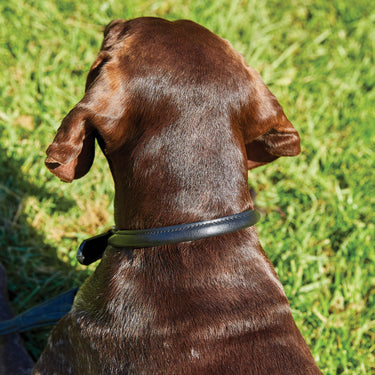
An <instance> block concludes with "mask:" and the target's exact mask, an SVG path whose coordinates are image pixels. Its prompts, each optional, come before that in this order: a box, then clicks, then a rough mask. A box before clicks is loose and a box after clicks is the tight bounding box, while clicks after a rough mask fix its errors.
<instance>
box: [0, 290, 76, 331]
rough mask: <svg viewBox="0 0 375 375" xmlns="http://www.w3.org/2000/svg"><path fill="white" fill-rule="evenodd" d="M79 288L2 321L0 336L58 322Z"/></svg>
mask: <svg viewBox="0 0 375 375" xmlns="http://www.w3.org/2000/svg"><path fill="white" fill-rule="evenodd" d="M77 291H78V288H75V289H71V290H69V291H67V292H64V293H62V294H59V295H58V296H56V297H54V298H52V299H49V300H48V301H45V302H43V303H41V304H40V305H37V306H34V307H32V308H31V309H29V310H26V311H25V312H23V313H22V314H19V315H17V316H15V317H14V318H12V319H9V320H3V321H0V336H2V335H7V334H9V333H20V332H25V331H28V330H30V329H33V328H39V327H45V326H51V325H54V324H56V323H57V322H58V321H59V320H60V319H61V318H62V317H63V316H64V315H65V314H67V313H68V312H69V311H70V309H71V308H72V305H73V300H74V296H75V295H76V293H77Z"/></svg>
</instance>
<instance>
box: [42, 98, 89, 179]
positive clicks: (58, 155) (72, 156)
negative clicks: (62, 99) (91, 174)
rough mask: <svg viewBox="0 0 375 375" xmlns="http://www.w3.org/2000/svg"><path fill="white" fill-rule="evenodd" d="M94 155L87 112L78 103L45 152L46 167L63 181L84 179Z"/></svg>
mask: <svg viewBox="0 0 375 375" xmlns="http://www.w3.org/2000/svg"><path fill="white" fill-rule="evenodd" d="M94 155H95V135H94V131H93V128H92V127H91V126H90V121H89V113H88V111H87V110H86V109H85V108H82V107H81V106H80V105H79V104H78V105H77V106H76V107H74V108H73V109H72V110H71V111H70V113H69V114H68V115H67V116H66V117H65V118H64V120H63V121H62V124H61V126H60V127H59V129H58V130H57V134H56V136H55V139H54V140H53V142H52V144H51V145H50V146H49V147H48V149H47V158H46V160H45V164H46V166H47V168H48V169H49V170H50V171H51V172H52V173H53V174H54V175H56V176H57V177H59V178H60V179H61V180H62V181H64V182H72V181H73V179H76V178H80V177H82V176H84V175H85V174H86V173H87V172H88V171H89V169H90V167H91V165H92V162H93V160H94Z"/></svg>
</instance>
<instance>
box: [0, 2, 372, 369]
mask: <svg viewBox="0 0 375 375" xmlns="http://www.w3.org/2000/svg"><path fill="white" fill-rule="evenodd" d="M0 8H1V16H0V17H1V19H0V25H1V26H0V33H1V34H0V63H1V67H2V69H1V70H0V82H1V84H0V90H1V93H0V97H1V101H0V155H1V156H0V247H1V251H0V261H1V262H2V263H3V264H4V265H5V267H6V269H7V271H8V277H9V285H8V287H9V293H10V297H11V300H12V305H13V308H14V310H15V311H16V312H20V311H23V310H25V309H26V308H29V307H31V306H33V305H34V304H36V303H38V302H40V301H42V300H43V299H44V298H48V297H52V296H54V295H56V294H57V293H59V292H60V291H64V290H67V289H68V288H71V287H73V286H76V285H80V284H81V283H82V281H83V280H84V279H85V278H86V277H87V275H88V274H89V273H90V272H92V268H89V269H85V268H83V267H80V266H78V265H77V263H76V261H75V252H76V249H77V246H78V244H79V242H80V241H81V240H82V239H83V238H85V237H86V236H89V235H93V234H95V233H98V232H100V231H102V230H103V229H104V228H106V227H107V226H109V225H111V224H112V214H113V208H112V202H113V188H112V179H111V177H110V175H109V170H108V167H107V165H106V163H105V160H104V158H103V157H102V156H99V155H98V157H97V158H96V160H95V164H94V167H93V168H92V170H91V172H90V173H89V174H88V175H87V176H86V177H84V178H83V179H82V180H78V181H76V182H74V183H73V184H70V185H67V184H62V183H60V182H59V181H58V179H57V178H55V177H53V176H52V175H51V174H50V173H49V172H48V171H47V170H46V168H45V167H44V164H43V161H44V155H45V149H46V147H47V145H48V144H49V143H50V142H51V140H52V138H53V136H54V131H55V129H56V128H57V127H58V125H59V123H60V121H61V119H62V118H63V116H64V115H65V114H66V113H67V112H68V111H69V109H70V108H71V107H72V106H73V105H74V104H75V103H76V102H77V101H78V100H79V99H80V98H81V96H82V94H83V89H84V82H85V76H86V74H87V72H88V69H89V67H90V65H91V63H92V62H93V60H94V58H95V55H96V53H97V52H98V49H99V47H100V44H101V39H102V34H101V33H102V30H103V25H105V24H107V23H108V22H109V21H110V20H111V19H114V18H132V17H136V16H141V15H153V16H162V17H166V18H168V19H177V18H190V19H192V20H194V21H197V22H199V23H201V24H203V25H204V26H206V27H208V28H210V29H211V30H213V31H214V32H216V33H218V34H220V35H221V36H223V37H224V38H226V39H229V40H230V41H231V42H232V44H233V45H234V46H235V48H236V49H238V50H239V51H240V52H241V53H243V54H244V55H245V57H246V60H247V61H248V63H249V64H250V65H252V66H254V67H255V68H256V69H257V70H258V71H259V72H260V73H261V75H262V77H263V79H264V80H265V82H266V83H267V84H268V85H269V87H270V88H271V90H272V91H273V92H274V94H275V95H276V96H277V97H278V98H279V100H280V102H281V103H282V105H283V106H284V109H285V112H286V114H287V116H288V117H289V118H290V120H291V121H292V123H293V124H294V125H295V127H296V128H297V129H298V131H299V132H300V135H301V139H302V147H303V152H302V154H301V155H300V156H299V157H298V158H293V159H287V158H286V159H284V160H278V161H277V162H275V163H273V164H270V165H269V166H267V167H263V168H259V169H257V170H254V171H252V172H251V173H249V182H250V184H251V185H252V186H253V187H254V188H255V189H256V191H257V205H258V206H259V209H260V210H261V212H263V213H264V215H263V218H262V220H261V222H260V223H259V225H258V230H259V235H260V239H261V242H262V244H263V246H264V248H265V250H266V252H267V254H268V256H269V257H270V259H271V260H272V262H273V263H274V265H275V267H276V269H277V272H278V274H279V276H280V279H281V281H282V283H283V285H284V286H285V290H286V293H287V295H288V297H289V299H290V302H291V306H292V309H293V314H294V317H295V319H296V321H297V324H298V326H299V327H300V329H301V331H302V333H303V335H304V337H305V338H306V340H307V342H308V343H309V345H310V347H311V349H312V351H313V354H314V357H315V358H316V360H317V362H318V364H319V366H320V368H321V369H322V371H323V372H324V374H351V375H354V374H358V375H359V374H360V375H363V374H375V356H374V351H375V289H374V284H375V265H374V264H375V252H374V245H373V241H374V233H375V225H374V212H375V199H374V186H375V179H374V177H373V171H374V157H375V155H374V144H375V120H374V119H375V105H374V103H375V89H374V85H375V61H374V60H375V58H374V51H375V8H374V7H373V6H372V4H371V2H370V1H368V0H358V1H356V2H355V3H351V2H348V1H345V0H333V1H330V2H326V1H323V0H303V1H302V0H291V1H288V2H285V1H280V0H267V1H264V2H260V1H255V0H242V1H240V0H237V1H236V0H234V1H233V0H232V1H231V0H218V1H215V2H209V1H207V0H206V1H199V0H190V1H182V0H174V1H172V0H167V1H155V0H153V1H151V0H144V1H139V0H134V1H132V2H131V1H117V0H108V1H103V2H94V1H88V0H86V1H68V0H65V1H59V2H52V1H50V0H34V1H22V0H17V1H16V0H8V1H1V3H0ZM98 154H99V153H98ZM48 331H49V330H48V329H40V330H34V331H31V332H29V333H27V334H25V335H23V338H24V340H25V342H26V345H27V348H28V350H29V351H30V352H31V353H32V355H33V356H34V357H37V356H38V355H39V353H40V351H41V349H42V348H43V346H44V344H45V340H46V337H47V335H48Z"/></svg>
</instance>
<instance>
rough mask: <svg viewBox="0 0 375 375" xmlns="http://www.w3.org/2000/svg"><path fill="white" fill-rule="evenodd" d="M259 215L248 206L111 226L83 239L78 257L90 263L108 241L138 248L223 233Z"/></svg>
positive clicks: (247, 224)
mask: <svg viewBox="0 0 375 375" xmlns="http://www.w3.org/2000/svg"><path fill="white" fill-rule="evenodd" d="M259 217H260V215H259V213H258V212H257V211H255V210H246V211H243V212H241V213H239V214H234V215H230V216H225V217H221V218H218V219H213V220H205V221H199V222H195V223H188V224H180V225H173V226H169V227H162V228H153V229H142V230H117V229H111V230H110V231H108V232H106V233H103V234H101V235H98V236H95V237H91V238H89V239H87V240H84V241H83V242H82V244H81V246H80V247H79V249H78V253H77V259H78V261H79V262H80V263H81V264H85V265H88V264H90V263H92V262H94V261H96V260H98V259H100V258H101V257H102V255H103V252H104V250H105V248H106V246H107V245H110V246H112V247H116V248H128V249H129V248H130V249H138V248H146V247H154V246H162V245H170V244H175V243H180V242H187V241H196V240H200V239H203V238H209V237H214V236H220V235H223V234H227V233H232V232H236V231H239V230H241V229H244V228H247V227H251V226H252V225H254V224H255V223H257V221H258V220H259Z"/></svg>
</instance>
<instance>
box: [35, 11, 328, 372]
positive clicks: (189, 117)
mask: <svg viewBox="0 0 375 375" xmlns="http://www.w3.org/2000/svg"><path fill="white" fill-rule="evenodd" d="M95 139H97V140H98V143H99V145H100V147H101V149H102V150H103V152H104V154H105V155H106V157H107V160H108V163H109V165H110V168H111V171H112V174H113V178H114V183H115V224H116V227H117V228H120V229H145V228H156V227H162V226H169V225H175V224H181V223H190V222H195V221H201V220H209V219H214V218H218V217H222V216H226V215H230V214H235V213H239V212H242V211H244V210H246V209H250V208H253V203H252V201H251V198H250V194H249V191H248V185H247V170H248V169H251V168H255V167H257V166H260V165H264V164H266V163H269V162H271V161H273V160H275V159H277V158H278V157H280V156H294V155H297V154H298V153H299V152H300V141H299V136H298V133H297V131H296V130H295V129H294V128H293V126H292V124H291V123H290V122H289V121H288V119H287V118H286V116H285V114H284V112H283V110H282V108H281V106H280V104H279V103H278V101H277V100H276V98H275V97H274V96H273V95H272V94H271V92H270V91H269V90H268V89H267V87H266V86H265V85H264V83H263V82H262V80H261V78H260V76H259V75H258V73H257V72H256V71H255V70H254V69H252V68H251V67H249V66H247V65H246V63H245V61H244V59H243V58H242V56H241V55H239V54H238V53H237V52H236V51H235V50H234V49H233V48H232V46H231V45H230V43H229V42H227V41H225V40H223V39H221V38H220V37H218V36H216V35H214V34H213V33H211V32H210V31H208V30H207V29H205V28H203V27H202V26H199V25H197V24H195V23H193V22H191V21H175V22H169V21H166V20H162V19H158V18H139V19H134V20H130V21H123V20H115V21H113V22H112V23H111V24H109V25H108V26H107V28H106V30H105V33H104V41H103V44H102V47H101V51H100V53H99V55H98V58H97V59H96V61H95V62H94V64H93V66H92V68H91V70H90V72H89V75H88V78H87V83H86V93H85V96H84V97H83V99H82V100H81V101H80V102H79V103H78V104H77V105H76V106H75V107H74V108H73V109H72V111H71V112H70V113H69V114H68V115H67V117H65V119H64V120H63V122H62V125H61V127H60V128H59V130H58V132H57V135H56V137H55V139H54V142H53V143H52V144H51V146H50V147H49V148H48V150H47V159H46V165H47V167H48V168H49V169H50V170H51V172H52V173H54V174H55V175H57V176H58V177H60V178H61V179H62V180H64V181H67V182H71V181H72V180H73V179H75V178H79V177H82V176H83V175H85V174H86V173H87V172H88V170H89V169H90V167H91V164H92V162H93V159H94V143H95ZM33 373H34V374H64V375H66V374H84V375H90V374H92V375H98V374H103V375H104V374H106V375H107V374H163V375H165V374H254V375H256V374H264V375H265V374H285V375H293V374H301V375H308V374H321V372H320V371H319V369H318V367H317V366H316V364H315V362H314V360H313V357H312V355H311V353H310V351H309V349H308V347H307V345H306V343H305V341H304V339H303V338H302V336H301V334H300V332H299V331H298V329H297V327H296V325H295V323H294V320H293V318H292V315H291V311H290V307H289V304H288V301H287V298H286V296H285V293H284V291H283V288H282V286H281V284H280V282H279V280H278V278H277V275H276V273H275V271H274V269H273V267H272V265H271V263H270V262H269V261H268V259H267V257H266V255H265V253H264V251H263V249H262V248H261V246H260V244H259V241H258V238H257V234H256V231H255V229H254V228H253V227H252V228H248V229H245V230H241V231H239V232H235V233H232V234H227V235H223V236H218V237H213V238H210V239H204V240H198V241H194V242H189V243H181V244H177V245H168V246H161V247H154V248H149V249H136V250H129V249H115V248H112V247H110V246H109V247H107V249H106V251H105V254H104V256H103V259H102V261H101V262H100V264H99V265H98V267H97V269H96V271H95V272H94V274H93V275H92V276H91V277H90V278H89V279H88V280H87V281H86V282H85V283H84V285H83V286H82V287H81V289H80V291H79V293H78V295H77V297H76V299H75V301H74V306H73V308H72V310H71V312H70V313H68V314H67V315H66V316H65V317H64V318H63V319H62V320H61V321H60V322H59V323H58V325H57V326H56V328H55V329H54V330H53V332H52V334H51V336H50V338H49V341H48V345H47V347H46V349H45V350H44V352H43V354H42V356H41V358H40V359H39V361H38V363H37V365H36V367H35V369H34V372H33Z"/></svg>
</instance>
